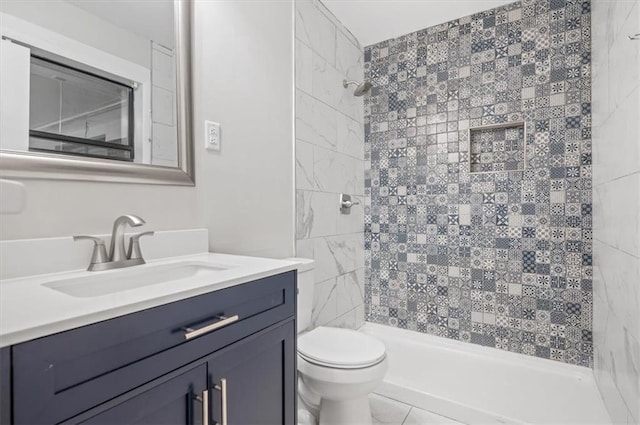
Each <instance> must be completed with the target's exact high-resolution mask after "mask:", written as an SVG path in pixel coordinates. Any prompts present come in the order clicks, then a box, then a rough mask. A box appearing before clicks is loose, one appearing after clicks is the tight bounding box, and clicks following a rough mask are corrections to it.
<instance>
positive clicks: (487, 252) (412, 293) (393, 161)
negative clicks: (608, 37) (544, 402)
mask: <svg viewBox="0 0 640 425" xmlns="http://www.w3.org/2000/svg"><path fill="white" fill-rule="evenodd" d="M590 28H591V22H590V1H589V0H522V1H521V2H515V3H512V4H509V5H506V6H504V7H501V8H497V9H493V10H487V11H485V12H481V13H477V14H474V15H472V16H467V17H464V18H460V19H456V20H453V21H450V22H446V23H443V24H441V25H437V26H433V27H430V28H426V29H423V30H420V31H416V32H414V33H411V34H407V35H405V36H402V37H399V38H396V39H393V40H388V41H384V42H381V43H378V44H375V45H372V46H368V47H366V48H365V49H364V54H365V78H366V79H367V80H369V81H371V83H373V86H374V88H373V89H372V92H371V96H369V97H367V98H366V100H365V194H366V195H367V198H366V199H367V205H366V209H365V264H366V271H367V275H366V278H365V279H366V283H365V309H366V319H367V320H368V321H372V322H375V323H381V324H386V325H391V326H397V327H400V328H406V329H410V330H416V331H419V332H426V333H430V334H434V335H438V336H442V337H446V338H451V339H456V340H461V341H467V342H471V343H475V344H481V345H484V346H489V347H495V348H498V349H501V350H509V351H513V352H517V353H522V354H527V355H533V356H537V357H541V358H547V359H553V360H557V361H561V362H566V363H571V364H578V365H583V366H591V365H592V358H593V356H592V331H591V329H592V308H593V301H592V266H591V261H592V257H591V247H592V240H591V239H592V235H591V222H592V216H591V198H592V193H591V75H590V72H591V56H590V55H591V31H590ZM517 121H525V122H526V123H527V126H526V129H527V130H526V134H525V135H524V137H525V148H526V149H525V151H526V161H525V162H526V167H525V170H524V171H494V172H485V173H474V172H470V171H469V170H470V166H469V140H468V137H469V136H468V135H469V132H468V130H469V129H470V128H475V127H478V126H484V125H492V124H498V123H505V122H517Z"/></svg>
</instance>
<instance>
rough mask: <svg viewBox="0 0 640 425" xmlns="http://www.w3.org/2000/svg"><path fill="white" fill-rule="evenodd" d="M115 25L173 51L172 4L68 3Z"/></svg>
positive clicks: (136, 0)
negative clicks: (171, 48)
mask: <svg viewBox="0 0 640 425" xmlns="http://www.w3.org/2000/svg"><path fill="white" fill-rule="evenodd" d="M68 1H69V3H73V4H74V5H76V6H78V7H80V8H82V9H84V10H86V11H87V12H89V13H92V14H94V15H96V16H99V17H101V18H102V19H104V20H106V21H109V22H111V23H112V24H114V25H117V26H119V27H120V28H124V29H126V30H129V31H131V32H133V33H136V34H138V35H141V36H143V37H144V38H147V39H149V40H153V41H155V42H157V43H160V44H162V45H163V46H166V47H173V45H174V41H173V32H174V31H173V0H152V1H150V0H128V1H114V0H68Z"/></svg>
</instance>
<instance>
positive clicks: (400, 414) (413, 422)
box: [369, 394, 464, 425]
mask: <svg viewBox="0 0 640 425" xmlns="http://www.w3.org/2000/svg"><path fill="white" fill-rule="evenodd" d="M369 400H370V402H371V414H372V416H373V423H374V425H464V424H463V423H461V422H456V421H454V420H453V419H449V418H445V417H444V416H440V415H436V414H435V413H431V412H427V411H426V410H422V409H418V408H417V407H413V406H411V405H409V404H405V403H401V402H399V401H396V400H392V399H390V398H386V397H382V396H379V395H377V394H372V395H370V396H369Z"/></svg>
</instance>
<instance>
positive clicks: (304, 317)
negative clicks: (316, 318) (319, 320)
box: [286, 258, 315, 333]
mask: <svg viewBox="0 0 640 425" xmlns="http://www.w3.org/2000/svg"><path fill="white" fill-rule="evenodd" d="M286 260H288V261H295V262H296V263H298V264H299V266H298V315H297V327H298V333H300V332H303V331H305V330H307V329H308V328H309V327H310V326H311V311H312V310H313V289H314V285H315V280H314V277H313V266H314V261H313V260H311V259H308V258H287V259H286Z"/></svg>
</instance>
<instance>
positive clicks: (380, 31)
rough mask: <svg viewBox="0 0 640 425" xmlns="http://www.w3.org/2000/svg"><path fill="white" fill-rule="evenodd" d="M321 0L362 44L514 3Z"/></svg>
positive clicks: (447, 0)
mask: <svg viewBox="0 0 640 425" xmlns="http://www.w3.org/2000/svg"><path fill="white" fill-rule="evenodd" d="M321 1H322V3H324V5H325V6H327V8H328V9H329V10H330V11H331V12H332V13H333V14H334V15H335V16H336V18H338V20H339V21H340V22H342V24H343V25H344V26H346V27H347V28H348V29H349V31H351V33H352V34H353V35H354V36H355V37H356V38H357V39H358V41H359V42H360V44H362V46H363V47H364V46H369V45H371V44H375V43H378V42H380V41H384V40H389V39H391V38H396V37H399V36H401V35H404V34H409V33H411V32H414V31H417V30H420V29H423V28H428V27H431V26H433V25H437V24H442V23H444V22H448V21H451V20H453V19H457V18H462V17H464V16H467V15H471V14H473V13H477V12H481V11H483V10H489V9H493V8H494V7H498V6H503V5H505V4H509V3H513V0H507V1H505V0H492V1H485V0H321Z"/></svg>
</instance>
